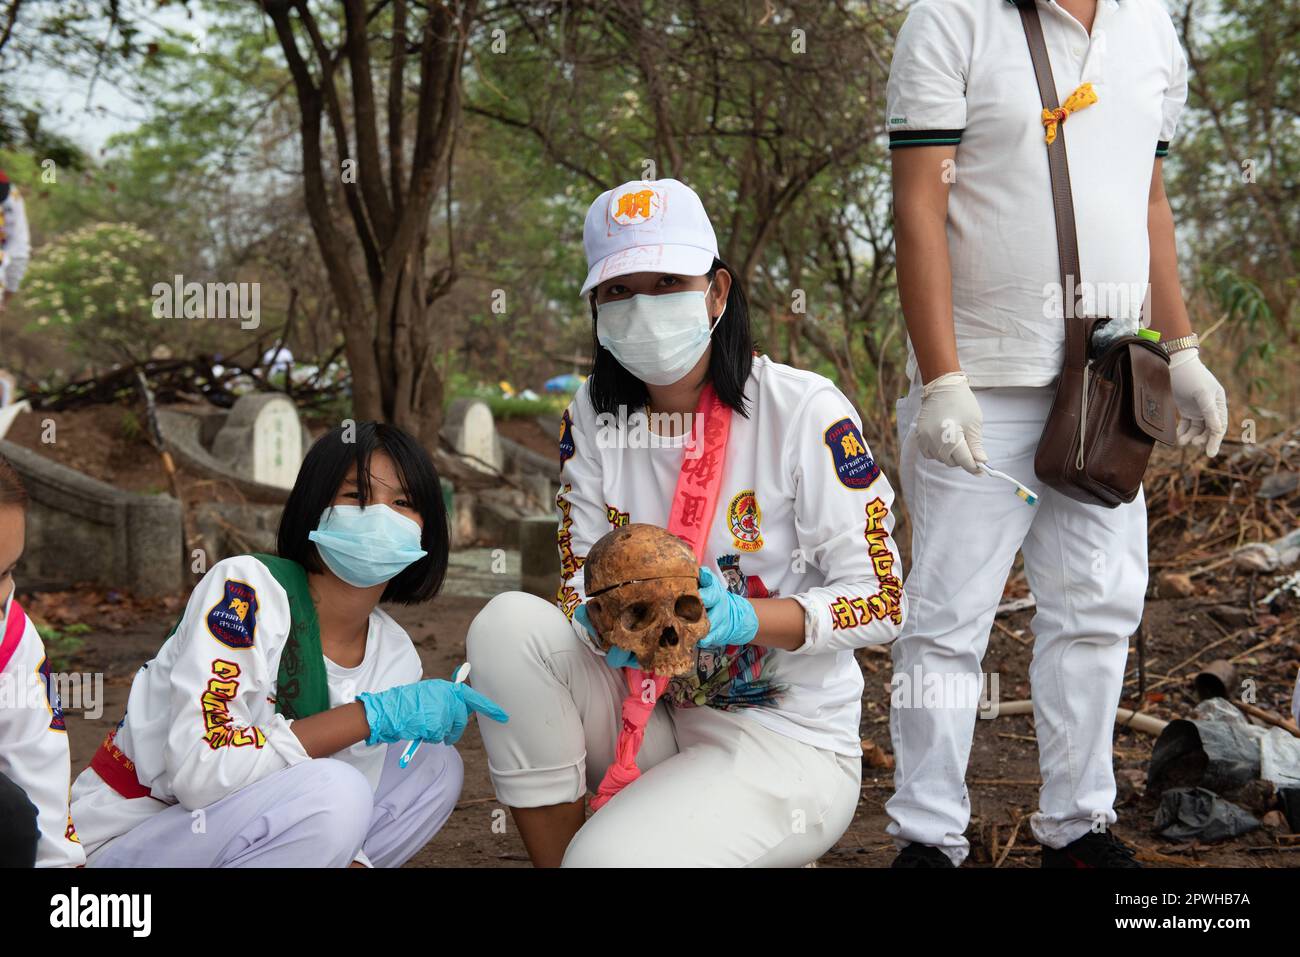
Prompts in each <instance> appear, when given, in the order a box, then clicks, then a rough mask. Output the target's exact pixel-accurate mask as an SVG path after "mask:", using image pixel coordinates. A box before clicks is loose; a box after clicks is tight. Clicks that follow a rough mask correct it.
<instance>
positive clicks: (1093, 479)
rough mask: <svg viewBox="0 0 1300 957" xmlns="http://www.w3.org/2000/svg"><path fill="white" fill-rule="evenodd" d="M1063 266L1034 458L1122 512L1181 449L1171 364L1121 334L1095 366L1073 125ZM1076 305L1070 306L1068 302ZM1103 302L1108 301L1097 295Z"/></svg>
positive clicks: (1046, 64)
mask: <svg viewBox="0 0 1300 957" xmlns="http://www.w3.org/2000/svg"><path fill="white" fill-rule="evenodd" d="M1016 7H1017V9H1018V10H1019V11H1020V20H1021V23H1022V24H1023V26H1024V28H1025V38H1026V39H1027V40H1028V41H1029V55H1030V59H1031V60H1033V64H1034V75H1035V77H1036V78H1037V80H1038V92H1039V96H1040V97H1041V98H1042V101H1043V108H1044V109H1048V110H1056V109H1057V108H1058V107H1059V106H1060V104H1059V102H1058V100H1057V97H1056V83H1055V81H1054V80H1053V79H1052V65H1051V62H1050V61H1049V60H1048V57H1047V44H1046V42H1045V41H1044V39H1043V25H1042V23H1041V22H1040V21H1039V19H1038V8H1037V6H1036V5H1035V3H1034V0H1017V2H1016ZM1047 165H1048V169H1049V171H1050V174H1051V180H1052V206H1053V208H1054V209H1055V213H1056V247H1057V253H1058V255H1059V257H1060V261H1061V314H1062V315H1063V316H1064V317H1065V319H1064V321H1065V363H1064V366H1063V367H1062V369H1061V375H1060V378H1058V379H1057V382H1056V394H1055V395H1054V396H1053V399H1052V408H1051V411H1050V412H1049V413H1048V415H1047V421H1046V423H1044V425H1043V434H1042V436H1041V437H1040V438H1039V440H1038V450H1037V452H1036V453H1035V455H1034V471H1035V472H1036V473H1037V475H1038V477H1039V479H1041V480H1042V481H1043V482H1045V483H1047V484H1048V485H1050V486H1051V487H1052V488H1054V489H1056V490H1057V491H1059V492H1061V493H1062V494H1064V495H1068V496H1069V497H1070V498H1073V499H1077V500H1079V501H1081V502H1087V503H1090V504H1094V505H1105V506H1107V507H1109V508H1114V507H1115V506H1117V505H1120V504H1121V503H1124V502H1131V501H1133V499H1134V498H1135V497H1136V496H1137V493H1138V490H1139V489H1140V488H1141V487H1142V476H1143V474H1144V473H1145V472H1146V468H1147V462H1148V461H1149V460H1150V458H1151V450H1152V448H1153V447H1154V445H1155V443H1156V442H1157V441H1159V442H1164V443H1166V444H1167V445H1172V444H1173V443H1174V438H1175V431H1174V426H1175V424H1176V414H1177V413H1176V411H1175V406H1174V401H1173V390H1172V388H1171V386H1170V382H1169V356H1168V355H1167V354H1166V353H1165V350H1164V348H1163V347H1161V346H1160V345H1158V344H1157V343H1154V342H1151V341H1150V340H1148V339H1144V338H1142V337H1140V336H1121V337H1120V338H1118V339H1116V340H1115V341H1114V342H1112V343H1111V344H1110V345H1109V346H1108V347H1107V348H1106V350H1105V351H1104V352H1103V353H1102V354H1101V355H1099V356H1097V357H1096V358H1095V359H1089V356H1088V352H1089V348H1088V347H1089V343H1090V342H1091V340H1092V332H1093V329H1094V328H1095V327H1096V325H1097V324H1098V322H1099V321H1102V319H1103V318H1104V317H1099V316H1088V317H1085V316H1083V315H1082V312H1083V308H1082V307H1083V302H1082V285H1081V280H1080V278H1079V240H1078V236H1077V234H1076V232H1075V225H1074V198H1073V196H1072V194H1071V192H1070V167H1069V164H1068V162H1067V160H1066V154H1065V124H1064V123H1060V124H1058V125H1057V130H1056V139H1055V140H1054V141H1053V142H1052V143H1051V144H1050V145H1049V146H1048V147H1047ZM1067 297H1068V298H1067ZM1094 298H1097V299H1098V300H1100V298H1101V297H1094Z"/></svg>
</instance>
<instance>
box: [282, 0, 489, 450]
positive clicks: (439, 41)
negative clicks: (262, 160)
mask: <svg viewBox="0 0 1300 957" xmlns="http://www.w3.org/2000/svg"><path fill="white" fill-rule="evenodd" d="M260 6H261V7H262V9H263V10H264V11H265V13H266V15H267V17H268V18H269V19H270V21H271V23H272V25H273V26H274V28H275V34H276V37H277V39H278V40H279V43H280V47H281V49H282V50H283V52H284V56H285V61H286V63H287V65H288V68H289V72H290V75H291V76H292V78H293V85H294V89H295V91H296V94H297V100H298V109H299V114H300V118H301V146H302V175H303V192H304V198H305V202H306V206H307V214H308V217H309V219H310V221H311V226H312V231H313V233H314V234H315V237H316V244H317V247H318V248H319V250H320V255H321V258H322V260H323V261H324V264H325V268H326V272H327V273H328V276H329V283H330V288H331V291H332V293H333V295H334V299H335V301H336V303H337V306H338V310H339V315H340V321H341V325H342V329H343V335H344V339H345V342H346V353H347V359H348V364H349V366H350V368H351V372H352V382H353V407H354V413H355V414H356V415H357V416H358V417H361V418H366V419H384V420H387V421H390V422H393V423H394V424H396V425H398V426H400V427H402V428H404V429H406V430H408V431H410V432H412V433H413V434H415V435H417V436H420V437H421V438H423V439H425V440H426V441H429V440H431V439H432V437H433V436H435V435H436V434H437V429H438V427H439V425H440V424H441V417H442V382H441V379H440V378H439V376H438V374H437V371H436V366H435V364H434V362H433V359H434V352H435V350H436V348H437V344H438V342H439V341H440V337H439V335H438V323H437V322H436V321H434V320H433V319H432V318H431V317H432V310H431V306H432V305H433V304H434V302H436V301H437V300H438V299H439V298H440V297H441V296H443V295H445V294H446V292H447V290H448V289H449V288H450V286H451V284H452V283H453V282H454V281H455V278H456V256H455V244H454V242H453V241H452V236H451V232H450V230H451V216H450V209H451V201H450V190H451V177H450V170H451V156H452V150H453V145H454V140H455V134H456V129H457V126H458V124H459V120H460V99H461V82H462V81H461V69H462V66H463V64H464V59H465V49H466V44H467V42H468V37H469V32H470V24H471V20H472V17H473V15H474V12H475V7H476V3H475V0H454V2H429V3H408V2H406V0H380V2H378V3H376V4H374V5H373V6H372V7H370V8H369V9H367V6H366V3H365V2H364V0H342V3H341V4H337V5H331V7H335V6H337V7H338V8H339V9H341V13H342V17H341V22H340V21H339V20H337V19H336V18H335V16H334V14H330V15H329V16H327V17H325V18H323V19H322V17H319V16H317V14H315V13H313V12H312V6H313V5H312V4H311V3H310V2H308V0H263V2H261V3H260ZM335 37H337V40H335V41H333V42H332V38H335ZM345 64H346V71H347V82H346V83H342V82H340V80H339V78H338V76H337V75H336V74H337V73H338V72H339V71H340V69H341V68H342V67H343V66H344V65H345ZM412 79H413V89H414V90H415V99H414V104H413V106H412V105H411V104H409V103H408V99H409V97H408V96H407V91H408V89H411V88H412V86H410V85H408V84H410V82H411V80H412ZM340 86H345V87H346V95H344V94H343V93H341V92H340ZM412 116H413V127H414V128H413V130H408V127H409V126H411V125H412V124H411V123H408V119H409V118H411V117H412ZM381 121H382V122H383V130H382V133H381V128H380V123H381ZM326 124H328V133H329V138H330V139H331V140H332V141H333V144H334V150H335V156H334V159H333V162H331V161H329V160H328V159H327V157H326V149H327V147H326V143H325V139H326V135H325V134H326ZM408 138H409V142H408ZM440 196H444V197H445V198H446V200H447V203H446V208H447V214H446V228H447V230H448V239H447V242H446V254H445V256H444V257H443V261H442V262H441V263H440V264H438V265H436V266H434V265H431V264H430V263H429V262H428V259H427V257H428V254H429V246H430V241H429V240H430V230H431V228H433V222H434V217H433V210H434V205H435V202H436V201H437V200H438V198H439V197H440ZM340 206H341V207H342V209H340V208H339V207H340ZM343 210H346V212H344V211H343Z"/></svg>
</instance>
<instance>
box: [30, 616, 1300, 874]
mask: <svg viewBox="0 0 1300 957" xmlns="http://www.w3.org/2000/svg"><path fill="white" fill-rule="evenodd" d="M25 600H26V601H27V602H28V605H29V608H31V610H32V611H33V612H34V613H35V614H36V615H37V616H38V617H39V616H40V615H41V613H42V612H43V611H44V612H47V613H50V612H51V610H52V609H56V608H57V609H61V610H62V612H63V613H64V614H69V613H70V612H71V608H72V607H74V606H76V607H78V610H77V611H76V617H77V620H79V621H82V622H84V623H86V624H88V625H90V626H91V629H92V630H91V631H90V632H89V633H88V634H86V635H84V636H83V638H84V644H83V645H82V647H81V648H80V649H79V650H78V651H76V652H74V653H73V654H72V655H71V657H70V658H69V660H68V661H67V662H66V663H65V665H64V668H63V670H65V671H100V670H102V671H103V672H104V673H105V691H104V695H105V701H104V704H103V714H102V716H101V717H100V718H99V719H98V720H95V721H91V720H88V719H86V718H85V717H84V716H83V715H82V714H81V713H79V712H76V711H71V710H70V711H69V713H68V728H69V738H70V742H71V746H72V763H73V768H74V772H76V771H80V770H81V769H82V768H84V767H85V766H86V765H87V764H88V763H89V760H90V756H91V754H92V752H93V751H94V749H95V747H96V746H97V745H98V743H99V741H100V740H101V739H102V738H103V736H104V734H105V733H107V731H108V730H109V729H110V728H111V727H112V726H113V725H114V724H115V723H116V722H117V720H118V719H119V718H120V717H121V714H122V711H123V709H124V708H125V704H126V698H127V694H128V691H129V688H130V682H131V679H132V677H133V675H134V673H135V671H136V669H137V668H138V667H139V666H140V664H142V663H143V662H144V661H146V660H147V659H148V658H149V657H151V656H152V655H153V654H154V653H155V652H156V650H157V648H158V646H159V644H160V643H161V640H162V637H163V636H164V635H165V634H166V633H167V631H168V630H169V628H170V626H171V625H172V624H173V623H174V622H175V620H176V616H177V614H178V612H179V608H180V602H181V598H180V597H179V596H178V597H177V598H175V599H168V600H166V601H159V602H151V603H138V602H117V601H115V596H113V595H111V594H109V595H106V596H105V595H102V594H100V593H96V592H79V593H77V594H76V596H75V598H74V597H73V596H72V595H70V594H68V593H62V594H57V595H55V594H51V595H43V596H31V597H30V598H28V599H25ZM484 601H485V600H484V599H482V598H472V597H461V596H453V595H444V596H442V597H440V598H439V599H437V600H436V601H434V602H432V603H430V604H428V605H422V606H418V607H415V608H394V609H391V611H392V612H393V613H394V615H395V616H396V617H397V619H398V620H399V621H400V622H401V623H402V624H403V625H404V626H405V627H406V629H407V630H408V632H409V633H410V635H411V638H412V640H413V641H414V642H415V644H416V647H417V648H418V649H419V652H420V656H421V659H422V660H423V662H424V669H425V674H426V675H429V676H435V677H436V676H447V675H450V674H451V672H452V671H453V669H454V668H455V667H456V666H457V665H458V664H459V663H460V662H461V661H463V660H464V639H465V633H466V630H467V629H468V627H469V623H470V621H471V620H472V618H473V617H474V615H475V614H476V613H477V611H478V610H479V609H480V608H481V607H482V606H483V604H484ZM54 617H56V618H57V617H59V614H58V613H54ZM1029 617H1030V613H1029V612H1019V613H1016V614H1013V615H1011V616H1009V617H1006V618H1003V619H1000V620H999V623H998V624H999V626H1001V627H999V628H995V630H994V634H993V639H992V641H991V642H990V645H989V653H988V657H987V658H986V662H985V667H986V670H987V671H989V672H990V673H992V672H997V673H998V674H999V675H1000V682H1001V689H1000V697H1001V699H1002V700H1011V699H1017V698H1025V697H1028V693H1029V688H1028V683H1027V681H1026V679H1025V675H1026V669H1027V667H1028V662H1029V647H1028V646H1027V643H1028V641H1029V640H1030V639H1029V638H1028V637H1026V636H1027V635H1028V619H1029ZM1147 621H1148V625H1149V626H1150V628H1151V631H1152V636H1151V638H1150V640H1149V642H1148V646H1147V649H1146V660H1147V666H1148V669H1149V672H1150V673H1160V672H1161V671H1162V669H1163V668H1164V667H1168V666H1171V665H1174V664H1176V663H1177V662H1179V661H1182V660H1183V659H1184V658H1186V657H1188V656H1189V655H1191V654H1193V653H1195V651H1196V650H1198V649H1201V648H1205V647H1206V646H1207V645H1209V644H1210V643H1211V642H1212V641H1215V640H1220V639H1222V637H1223V636H1222V634H1221V633H1220V630H1219V629H1217V628H1216V627H1215V626H1214V623H1213V622H1212V621H1211V620H1210V619H1209V617H1208V616H1207V615H1206V614H1205V613H1204V612H1203V611H1202V610H1201V607H1200V604H1198V602H1196V601H1195V600H1180V601H1168V600H1154V601H1152V602H1151V603H1149V604H1148V616H1147ZM1272 627H1273V628H1276V627H1277V626H1272ZM1002 628H1005V629H1006V631H1003V630H1002ZM1265 630H1267V629H1265ZM1256 634H1257V632H1250V633H1244V634H1241V635H1239V636H1238V637H1236V638H1234V639H1232V640H1231V641H1227V642H1223V643H1222V644H1221V645H1220V646H1219V647H1218V648H1217V649H1216V650H1215V651H1214V654H1215V655H1216V656H1217V655H1219V654H1222V655H1223V656H1224V657H1229V656H1231V655H1233V654H1234V653H1236V652H1240V651H1246V650H1247V649H1249V648H1251V647H1252V646H1253V645H1257V644H1259V642H1260V638H1259V637H1256ZM1265 640H1266V641H1267V637H1265ZM1189 649H1190V650H1189ZM1275 656H1287V657H1288V658H1289V660H1292V661H1294V660H1295V659H1296V658H1297V657H1300V655H1297V649H1296V646H1295V644H1294V643H1293V641H1292V642H1288V641H1287V640H1286V639H1285V638H1283V637H1281V636H1279V637H1278V639H1277V642H1276V643H1275V644H1266V645H1265V647H1264V648H1262V649H1259V650H1257V651H1255V652H1253V653H1252V655H1251V656H1250V661H1251V662H1253V663H1254V665H1255V666H1258V667H1259V669H1260V670H1261V671H1264V670H1267V665H1268V664H1269V659H1270V658H1271V657H1275ZM859 660H860V662H861V664H862V667H863V674H864V678H865V681H866V694H865V696H864V702H863V723H862V737H863V738H864V739H866V740H869V741H873V742H874V743H875V744H877V745H878V746H879V747H880V748H882V749H883V750H884V751H885V752H888V751H889V750H890V748H889V730H888V700H889V698H888V690H887V688H888V681H889V675H890V660H889V655H888V652H887V651H884V650H872V651H865V652H862V653H860V658H859ZM1130 663H1131V664H1132V659H1130ZM1239 667H1243V665H1241V664H1239ZM1244 667H1245V668H1247V669H1249V668H1250V667H1251V664H1250V663H1246V664H1245V665H1244ZM1193 670H1194V669H1193ZM1135 683H1136V678H1135V677H1134V679H1133V681H1132V682H1131V683H1130V686H1129V688H1128V689H1127V690H1126V699H1127V698H1129V696H1130V695H1131V693H1132V690H1133V689H1134V688H1135V686H1136V684H1135ZM1154 684H1155V681H1154V680H1152V679H1151V678H1150V677H1149V679H1148V687H1150V686H1151V685H1154ZM1162 690H1163V693H1164V695H1165V697H1164V698H1163V700H1162V701H1161V702H1160V703H1159V705H1158V706H1154V707H1151V708H1149V710H1153V711H1155V712H1156V713H1162V712H1163V713H1165V714H1166V716H1170V715H1172V714H1178V713H1186V711H1188V710H1190V708H1191V706H1192V703H1193V698H1192V696H1191V693H1190V690H1189V689H1188V688H1187V687H1186V684H1185V682H1172V683H1170V684H1168V685H1165V686H1163V689H1162ZM1289 694H1290V689H1289V688H1288V689H1284V688H1282V687H1281V686H1280V684H1278V683H1276V682H1274V683H1272V684H1265V685H1264V686H1263V687H1262V688H1261V691H1260V703H1261V704H1262V705H1263V706H1264V707H1268V708H1270V709H1273V710H1276V711H1280V712H1282V713H1285V710H1286V708H1285V700H1284V699H1285V698H1286V697H1287V696H1289ZM1127 703H1131V702H1127ZM1153 741H1154V738H1152V737H1150V736H1148V735H1145V734H1141V733H1138V732H1135V731H1129V730H1119V731H1117V732H1116V735H1115V761H1116V768H1117V770H1118V775H1119V778H1120V780H1121V800H1122V803H1121V806H1120V807H1119V814H1120V819H1119V824H1118V825H1117V833H1118V834H1120V836H1122V837H1123V838H1125V839H1126V840H1128V841H1130V842H1131V843H1134V844H1136V845H1138V846H1139V848H1140V849H1141V852H1140V855H1139V856H1140V859H1141V860H1143V861H1144V862H1145V863H1147V864H1148V866H1184V867H1198V866H1199V867H1204V866H1230V867H1291V866H1296V865H1297V864H1300V854H1298V853H1297V848H1295V847H1290V848H1288V847H1285V846H1283V844H1284V842H1280V841H1279V840H1278V839H1277V837H1276V835H1275V832H1272V831H1269V830H1266V829H1260V830H1257V831H1255V832H1253V833H1252V834H1248V835H1246V836H1245V837H1243V838H1239V839H1237V840H1234V841H1230V842H1227V843H1223V844H1218V845H1196V844H1188V845H1173V844H1171V843H1170V842H1167V841H1164V840H1162V839H1161V838H1159V837H1158V836H1155V835H1153V834H1152V833H1151V832H1150V827H1151V822H1152V818H1153V815H1154V812H1155V803H1154V802H1153V801H1150V800H1146V799H1144V798H1143V797H1142V796H1141V794H1140V790H1141V786H1142V784H1143V783H1144V782H1145V775H1146V770H1145V769H1146V763H1147V760H1148V758H1149V757H1150V753H1151V746H1152V743H1153ZM459 749H460V752H461V755H462V757H463V758H464V762H465V787H464V791H463V794H462V796H461V800H460V803H459V804H458V805H457V808H456V811H455V813H454V814H453V815H452V817H451V819H450V821H448V823H447V825H446V826H445V827H444V828H443V829H442V831H440V832H439V833H438V834H437V836H435V838H434V839H433V840H432V841H431V842H430V843H429V844H428V845H427V846H426V847H425V848H424V850H423V851H421V852H420V853H419V854H418V855H417V856H416V857H415V858H414V859H413V860H412V861H411V862H410V864H409V865H408V866H411V867H523V866H527V858H526V857H525V855H524V851H523V845H522V844H521V843H520V841H519V838H518V835H517V833H516V831H515V829H514V825H513V822H511V821H510V820H509V816H508V814H506V813H503V812H502V809H501V807H500V805H499V804H497V802H496V800H495V798H494V797H493V795H492V790H491V785H490V783H489V780H488V775H487V762H486V757H485V754H484V751H483V746H482V743H481V741H480V738H479V736H478V731H477V728H476V726H475V725H474V724H471V726H470V729H469V730H468V732H467V733H466V734H465V736H464V738H463V739H462V740H461V743H460V746H459ZM967 780H968V785H969V787H970V793H971V803H972V808H973V811H974V817H973V820H972V822H971V826H970V830H969V831H968V837H969V838H970V840H971V843H972V855H971V860H970V861H969V862H968V864H967V866H973V867H986V866H990V864H991V862H992V861H993V860H994V859H997V858H1002V857H1003V855H1004V854H1005V858H1004V859H1003V862H1002V865H1001V866H1003V867H1035V866H1037V865H1038V849H1037V846H1036V844H1035V843H1034V841H1033V838H1032V836H1031V835H1030V833H1029V825H1028V820H1027V819H1026V816H1027V815H1028V814H1029V813H1030V812H1032V811H1033V809H1034V807H1035V800H1036V794H1037V788H1038V765H1037V757H1036V752H1035V746H1034V743H1033V722H1032V719H1031V718H1029V717H1019V716H1016V717H1001V718H997V719H994V720H988V721H979V722H977V726H976V731H975V746H974V750H973V751H972V754H971V762H970V769H969V773H968V776H967ZM1135 782H1136V784H1137V785H1138V787H1137V788H1136V789H1135V788H1134V786H1133V784H1134V783H1135ZM891 791H892V772H891V771H888V770H877V769H866V770H864V775H863V789H862V801H861V803H860V804H859V806H858V812H857V815H856V816H855V818H854V820H853V824H852V825H851V827H850V828H849V830H848V832H847V833H846V834H845V835H844V836H843V838H841V839H840V841H839V843H838V844H836V846H835V847H834V848H833V849H832V850H831V851H830V852H829V853H828V854H826V855H825V856H824V857H823V858H822V860H821V862H820V866H823V867H886V866H888V864H889V862H890V861H891V860H892V858H893V854H894V851H893V845H892V844H891V843H890V842H889V839H888V837H887V836H886V834H885V825H886V824H887V823H888V820H887V818H886V816H885V811H884V805H885V801H886V800H887V799H888V797H889V795H890V793H891ZM1017 821H1019V822H1020V824H1019V826H1018V827H1017ZM502 824H504V829H503V827H502ZM1009 841H1011V842H1012V844H1011V848H1010V851H1009V852H1007V844H1008V842H1009Z"/></svg>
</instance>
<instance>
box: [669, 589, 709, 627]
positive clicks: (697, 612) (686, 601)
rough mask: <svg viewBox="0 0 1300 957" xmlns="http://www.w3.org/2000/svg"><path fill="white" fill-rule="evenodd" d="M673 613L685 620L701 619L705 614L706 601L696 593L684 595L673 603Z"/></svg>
mask: <svg viewBox="0 0 1300 957" xmlns="http://www.w3.org/2000/svg"><path fill="white" fill-rule="evenodd" d="M673 614H675V615H676V616H677V617H678V618H680V619H682V620H683V621H692V622H694V621H699V620H700V616H701V615H703V614H704V602H702V601H700V600H699V598H697V597H696V596H694V595H682V596H681V597H680V598H678V599H677V604H675V605H673Z"/></svg>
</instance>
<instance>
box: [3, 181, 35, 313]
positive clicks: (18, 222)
mask: <svg viewBox="0 0 1300 957" xmlns="http://www.w3.org/2000/svg"><path fill="white" fill-rule="evenodd" d="M31 254H32V238H31V233H30V232H28V230H27V208H26V207H25V206H24V205H23V198H22V196H20V195H19V194H18V190H16V189H14V188H13V184H11V183H10V182H9V177H8V176H7V175H5V171H4V170H2V169H0V286H3V288H2V289H0V313H2V312H4V310H5V307H6V306H7V305H8V304H9V300H10V299H12V298H13V297H14V296H16V295H17V294H18V287H19V286H20V285H22V281H23V273H25V272H27V261H28V259H30V258H31Z"/></svg>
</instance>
